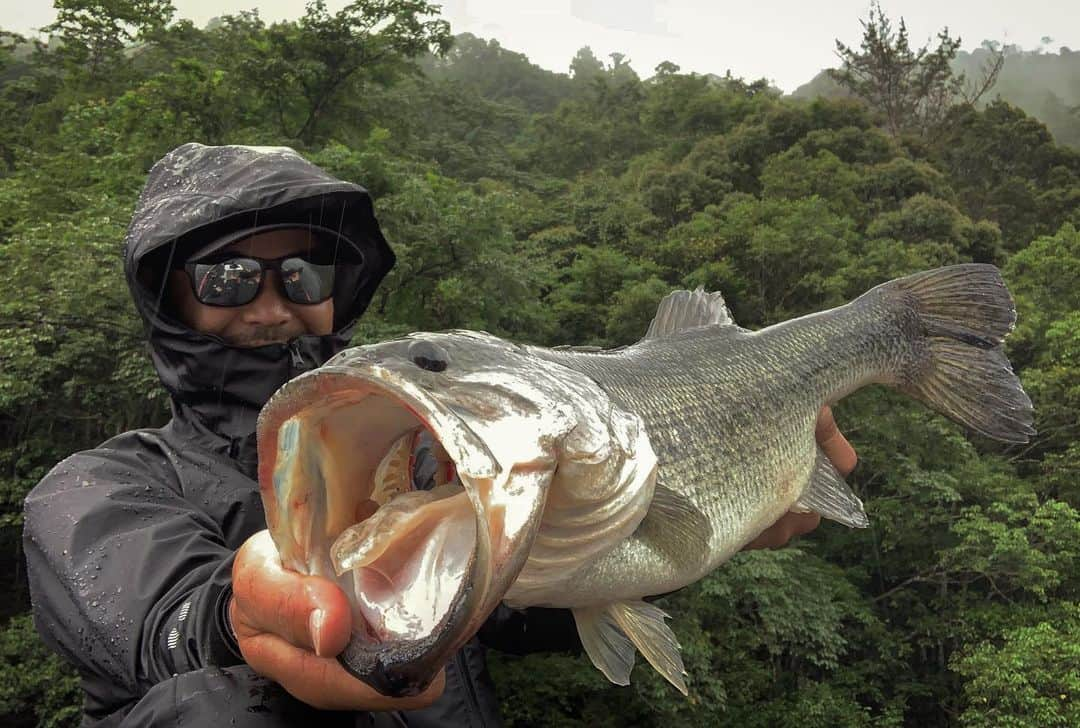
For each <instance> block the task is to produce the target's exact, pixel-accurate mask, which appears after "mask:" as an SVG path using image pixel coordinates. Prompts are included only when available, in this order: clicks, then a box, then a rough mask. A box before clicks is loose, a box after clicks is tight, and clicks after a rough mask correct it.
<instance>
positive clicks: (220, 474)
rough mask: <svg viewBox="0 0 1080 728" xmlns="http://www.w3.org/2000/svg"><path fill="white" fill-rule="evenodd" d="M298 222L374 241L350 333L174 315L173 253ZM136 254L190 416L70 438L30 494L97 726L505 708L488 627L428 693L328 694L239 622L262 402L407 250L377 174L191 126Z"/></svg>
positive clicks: (152, 195)
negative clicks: (261, 339) (440, 691)
mask: <svg viewBox="0 0 1080 728" xmlns="http://www.w3.org/2000/svg"><path fill="white" fill-rule="evenodd" d="M282 222H296V223H301V224H318V225H322V226H324V227H329V228H332V229H335V230H339V231H341V233H342V234H343V236H344V237H345V238H347V239H348V240H351V241H353V243H354V244H355V245H356V246H357V248H359V252H360V253H361V254H362V255H363V257H364V262H365V265H364V268H363V273H362V274H361V276H360V277H359V278H358V279H357V280H355V281H354V282H353V283H354V285H352V286H345V287H339V288H342V290H339V291H338V292H337V294H336V295H335V309H334V310H335V331H334V332H333V333H332V334H329V335H326V336H314V335H308V336H301V337H299V338H297V339H295V340H293V341H290V342H289V343H288V344H273V345H269V346H263V347H258V348H250V349H243V348H236V347H231V346H229V345H227V344H226V343H225V342H224V341H222V340H221V339H219V338H217V337H214V336H210V335H206V334H201V333H197V332H194V331H192V330H190V329H188V328H186V327H185V326H183V325H181V324H180V323H179V322H178V321H177V320H176V318H175V317H173V316H171V315H170V313H169V311H168V307H167V302H166V300H165V298H164V291H165V287H164V276H165V272H166V271H167V270H169V269H170V268H172V267H174V265H175V264H176V263H177V262H180V261H183V260H184V259H185V258H186V256H188V255H190V254H191V252H192V251H194V250H196V249H198V248H200V247H202V246H204V245H206V244H207V243H208V242H210V241H213V240H215V239H216V238H217V237H220V236H222V235H225V234H228V233H230V232H235V231H237V230H241V229H245V228H248V227H253V226H260V225H263V224H275V223H282ZM343 253H350V254H352V253H356V251H343ZM124 261H125V271H126V274H127V281H128V285H129V286H130V288H131V292H132V295H133V296H134V299H135V304H136V306H137V308H138V310H139V313H140V314H141V316H142V318H143V320H144V322H145V323H146V327H147V331H148V335H149V341H150V348H151V353H152V356H153V362H154V366H155V368H156V369H157V373H158V375H159V376H160V378H161V381H162V383H163V385H164V386H165V388H166V389H167V390H168V392H169V394H170V397H171V400H172V420H171V421H170V422H169V423H168V424H167V425H165V426H164V427H162V428H161V429H145V430H135V431H132V432H127V433H124V434H122V435H118V436H117V437H114V438H112V439H111V440H109V441H107V442H105V443H103V444H102V445H101V446H100V447H98V448H96V449H94V450H89V451H86V452H80V453H77V454H75V455H73V456H71V457H69V458H68V459H66V460H64V461H63V462H62V463H60V464H59V465H57V466H56V467H55V468H54V469H53V470H52V471H51V472H50V473H49V474H48V475H47V476H46V477H45V478H44V479H43V480H42V481H41V483H40V484H38V486H37V487H36V488H34V490H33V491H32V492H31V493H30V495H29V496H28V497H27V499H26V503H25V517H26V519H25V530H24V545H25V552H26V558H27V564H28V574H29V579H30V589H31V597H32V601H33V610H34V616H35V621H36V624H37V628H38V631H39V632H40V633H41V636H42V638H43V639H44V640H45V642H46V643H47V644H48V645H49V646H50V647H51V648H52V649H53V650H55V651H56V652H58V653H59V654H60V655H61V656H63V657H64V658H65V659H66V660H67V661H68V662H70V663H71V664H73V665H74V666H75V667H76V668H77V669H78V671H79V674H80V676H81V678H82V687H83V690H84V693H85V704H84V725H87V726H90V725H93V726H113V725H124V726H149V725H170V726H173V725H181V724H182V725H191V726H203V725H208V726H212V725H234V726H246V725H251V726H255V725H258V726H259V728H270V727H271V726H289V725H305V726H306V725H313V724H318V725H320V726H338V725H340V726H354V725H411V726H434V725H470V726H481V725H498V723H499V719H498V711H497V704H496V701H495V696H494V691H493V686H492V684H491V681H490V678H489V677H488V674H487V671H486V668H485V662H484V655H483V647H482V646H481V645H480V644H479V641H477V640H473V641H472V642H470V643H469V645H467V646H466V647H465V648H464V649H463V650H462V651H461V652H460V653H459V654H458V655H457V656H456V657H455V659H454V660H453V661H451V663H450V664H449V665H448V666H447V687H446V692H445V694H444V695H443V697H442V698H440V699H439V700H438V701H437V702H436V703H435V705H433V706H432V707H430V708H428V709H426V710H422V711H415V712H410V713H401V714H399V713H394V714H387V713H378V714H345V713H328V712H321V711H316V710H315V709H313V708H310V707H309V706H307V705H304V704H303V703H300V702H299V701H297V700H295V699H293V698H292V697H291V696H289V695H288V694H287V693H285V691H283V690H282V689H281V688H280V687H279V686H277V685H276V684H274V683H272V682H270V681H268V680H266V679H264V678H261V677H259V676H258V675H256V674H254V672H253V671H252V670H251V669H250V668H248V667H247V666H246V665H245V664H243V660H242V658H241V656H240V654H239V651H238V649H237V647H236V644H235V642H234V641H233V639H232V637H231V636H230V635H229V633H228V629H227V627H226V623H225V609H226V607H227V605H228V601H229V597H230V595H231V581H230V578H231V569H232V561H233V556H234V554H235V552H236V549H238V548H239V547H240V545H241V544H242V543H243V542H244V541H245V540H246V539H247V538H248V537H249V536H251V535H252V534H254V533H255V532H257V531H259V530H261V529H263V528H265V519H264V515H263V507H262V502H261V499H260V497H259V489H258V484H257V482H256V481H255V473H256V467H257V461H256V448H255V421H256V417H257V415H258V412H259V409H260V408H261V407H262V405H263V404H264V403H265V402H266V400H267V399H268V398H269V397H270V395H271V394H272V393H273V392H274V391H275V390H276V389H277V388H278V387H279V386H280V385H282V384H283V383H284V382H285V381H287V380H288V379H290V378H291V377H293V376H296V375H297V374H299V373H301V372H303V371H306V370H308V369H312V368H314V367H317V366H319V365H320V364H322V363H323V362H324V361H326V360H327V359H328V358H329V357H330V356H332V355H333V354H335V353H337V352H338V351H340V350H341V349H342V348H343V347H344V346H345V345H346V344H347V342H348V340H349V335H350V333H351V330H352V327H353V325H354V323H355V321H356V319H357V317H359V315H360V314H361V313H362V312H363V311H364V309H365V308H366V307H367V305H368V303H369V301H370V300H371V297H372V295H373V294H374V292H375V289H376V288H377V287H378V285H379V283H380V281H381V280H382V279H383V277H384V276H385V275H386V273H387V272H388V271H389V270H390V268H391V267H392V266H393V263H394V255H393V253H392V252H391V250H390V248H389V246H388V245H387V243H386V241H385V239H384V238H383V236H382V233H381V232H380V230H379V226H378V223H377V222H376V220H375V216H374V213H373V211H372V203H371V198H370V196H369V195H368V193H367V192H366V191H365V190H364V189H363V188H361V187H358V186H357V185H354V184H351V183H348V182H343V181H341V180H338V179H335V178H333V177H331V176H330V175H328V174H327V173H326V172H324V171H323V170H321V169H320V168H318V167H316V166H314V165H312V164H311V163H309V162H307V161H306V160H304V159H303V158H301V157H300V156H299V155H297V154H296V153H295V152H293V151H292V150H290V149H286V148H268V147H262V148H259V147H241V146H229V147H206V146H203V145H200V144H185V145H183V146H181V147H179V148H177V149H175V150H173V151H172V152H170V153H169V154H168V155H166V156H165V157H164V158H163V159H162V160H160V161H159V162H158V163H157V164H155V165H154V167H153V168H152V169H151V171H150V174H149V177H148V179H147V183H146V187H145V188H144V190H143V193H142V195H141V197H140V199H139V202H138V205H137V207H136V210H135V213H134V216H133V219H132V222H131V226H130V228H129V230H128V235H127V240H126V242H125V246H124ZM163 304H166V305H163ZM481 638H482V639H483V640H484V641H485V642H486V643H488V644H491V645H493V646H496V647H498V648H500V649H507V650H509V651H511V652H517V653H523V652H529V651H533V650H538V649H573V648H574V647H575V646H576V644H577V642H576V636H575V635H574V629H573V626H572V621H571V619H570V617H569V614H568V613H565V612H562V611H557V610H530V611H529V613H528V614H522V613H516V612H511V611H510V610H506V609H504V608H500V610H499V611H498V612H496V614H495V615H493V617H492V619H491V620H489V622H488V624H487V625H486V626H485V628H484V630H482V632H481ZM312 721H314V723H313V722H312Z"/></svg>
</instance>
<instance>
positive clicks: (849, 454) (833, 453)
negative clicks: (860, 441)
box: [814, 407, 859, 476]
mask: <svg viewBox="0 0 1080 728" xmlns="http://www.w3.org/2000/svg"><path fill="white" fill-rule="evenodd" d="M814 437H815V438H816V439H817V443H818V445H819V446H820V447H821V449H822V450H823V451H824V452H825V456H826V457H827V458H829V460H830V461H831V462H832V464H833V467H835V468H836V469H837V471H838V472H839V473H840V474H841V475H843V476H847V475H850V474H851V471H852V470H854V469H855V464H856V463H857V462H858V461H859V457H858V455H856V454H855V448H853V447H852V446H851V443H850V442H848V440H847V438H846V437H844V435H843V433H841V432H840V429H839V428H838V427H837V426H836V420H835V419H833V414H832V409H831V408H829V407H824V408H822V410H821V413H820V414H819V415H818V420H817V427H816V428H815V429H814Z"/></svg>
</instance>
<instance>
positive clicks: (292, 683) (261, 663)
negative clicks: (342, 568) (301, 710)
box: [246, 634, 446, 711]
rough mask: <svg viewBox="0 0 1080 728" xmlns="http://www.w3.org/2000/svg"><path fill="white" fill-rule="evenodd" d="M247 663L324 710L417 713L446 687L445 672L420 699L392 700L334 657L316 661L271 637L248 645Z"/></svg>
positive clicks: (297, 696) (259, 637)
mask: <svg viewBox="0 0 1080 728" xmlns="http://www.w3.org/2000/svg"><path fill="white" fill-rule="evenodd" d="M249 643H250V644H249V649H248V651H249V653H250V654H249V655H247V656H246V657H247V662H248V664H249V665H250V666H251V668H252V669H253V670H255V671H256V672H257V673H259V674H260V675H263V676H265V677H268V678H270V679H271V680H273V681H275V682H277V683H278V684H280V685H281V686H282V687H283V688H285V689H286V690H287V691H288V692H289V693H290V694H291V695H293V696H294V697H296V698H298V699H299V700H302V701H304V702H305V703H307V704H308V705H311V706H313V707H316V708H319V709H322V710H363V711H382V710H415V709H417V708H422V707H425V706H427V705H430V704H431V703H433V702H434V701H435V699H436V698H438V697H439V695H441V694H442V692H443V689H444V687H445V680H446V678H445V675H444V673H443V672H442V671H440V672H439V674H438V675H437V676H436V677H435V679H434V680H433V681H432V683H431V685H430V686H428V688H427V689H426V690H425V691H424V692H423V693H421V694H419V695H414V696H410V697H406V698H390V697H387V696H385V695H382V694H381V693H379V692H378V691H376V690H375V689H374V688H372V687H371V686H369V685H367V684H366V683H364V682H361V681H360V680H357V679H356V678H355V677H353V676H352V675H350V674H349V673H348V672H346V671H345V668H343V667H342V666H341V664H340V663H338V661H337V660H336V659H334V658H332V657H317V656H316V655H314V654H312V653H311V652H308V651H307V650H303V649H300V648H298V647H295V646H293V645H291V644H289V643H288V642H286V641H285V640H283V639H281V638H280V637H277V636H275V635H272V634H262V635H259V636H257V637H254V638H252V639H251V640H250V641H249Z"/></svg>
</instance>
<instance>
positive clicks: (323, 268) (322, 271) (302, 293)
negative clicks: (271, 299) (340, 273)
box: [281, 258, 334, 303]
mask: <svg viewBox="0 0 1080 728" xmlns="http://www.w3.org/2000/svg"><path fill="white" fill-rule="evenodd" d="M281 282H282V284H283V285H284V286H285V295H287V296H288V297H289V300H290V301H292V302H293V303H322V302H323V301H325V300H326V299H328V298H330V296H331V295H333V293H334V266H333V265H320V264H318V263H312V262H311V261H310V260H305V259H304V258H286V259H285V260H283V261H281Z"/></svg>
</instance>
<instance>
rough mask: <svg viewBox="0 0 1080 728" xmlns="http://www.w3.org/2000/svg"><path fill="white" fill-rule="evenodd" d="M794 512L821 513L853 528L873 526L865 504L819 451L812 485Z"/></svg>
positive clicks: (811, 478)
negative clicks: (864, 506) (864, 507)
mask: <svg viewBox="0 0 1080 728" xmlns="http://www.w3.org/2000/svg"><path fill="white" fill-rule="evenodd" d="M792 510H793V511H813V512H815V513H820V514H821V515H822V516H823V517H824V518H828V519H829V520H831V521H836V522H837V523H842V524H844V525H845V526H850V527H851V528H866V527H867V526H869V525H870V521H869V519H868V518H867V517H866V511H865V510H863V504H862V501H861V500H859V497H858V496H857V495H855V493H853V492H852V490H851V488H850V486H848V484H847V483H846V482H845V481H844V476H842V475H840V473H839V472H837V470H836V468H835V467H833V464H832V462H831V461H830V460H829V458H828V457H827V456H826V455H825V453H824V452H823V451H822V449H821V448H820V447H819V448H818V449H817V461H816V462H815V463H814V470H813V472H812V473H811V474H810V482H809V483H807V484H806V489H805V490H804V491H803V494H802V495H801V496H799V500H798V501H796V502H795V506H794V507H793V508H792Z"/></svg>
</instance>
